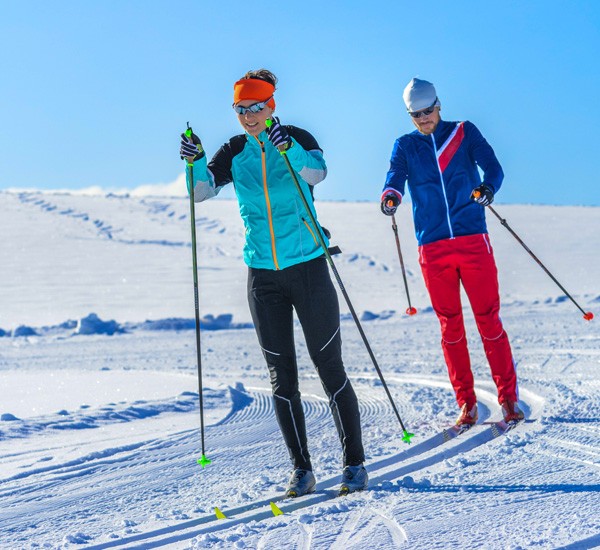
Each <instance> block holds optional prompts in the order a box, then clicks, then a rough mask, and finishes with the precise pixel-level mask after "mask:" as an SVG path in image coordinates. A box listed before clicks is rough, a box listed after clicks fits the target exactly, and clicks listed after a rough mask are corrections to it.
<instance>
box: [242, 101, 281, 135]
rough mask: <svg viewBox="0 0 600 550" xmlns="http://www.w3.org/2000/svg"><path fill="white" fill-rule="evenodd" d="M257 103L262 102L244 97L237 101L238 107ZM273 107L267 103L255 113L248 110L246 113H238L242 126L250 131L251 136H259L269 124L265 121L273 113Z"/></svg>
mask: <svg viewBox="0 0 600 550" xmlns="http://www.w3.org/2000/svg"><path fill="white" fill-rule="evenodd" d="M256 103H260V102H259V101H255V100H254V99H244V100H243V101H240V102H238V103H236V107H250V106H251V105H254V104H256ZM273 111H274V110H273V109H271V107H269V106H268V105H265V106H264V107H263V109H262V110H260V111H259V112H258V113H253V112H252V111H246V112H245V113H244V114H240V113H237V117H238V120H239V121H240V124H241V125H242V128H243V129H244V130H245V131H246V132H248V133H249V134H250V135H251V136H258V134H260V133H261V132H262V131H263V130H264V129H265V128H266V127H267V126H266V124H265V122H266V121H267V119H268V118H270V117H271V115H272V114H273Z"/></svg>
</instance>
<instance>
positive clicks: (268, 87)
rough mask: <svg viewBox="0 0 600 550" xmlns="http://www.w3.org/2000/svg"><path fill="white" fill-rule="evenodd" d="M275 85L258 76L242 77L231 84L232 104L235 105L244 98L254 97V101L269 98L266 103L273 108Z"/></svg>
mask: <svg viewBox="0 0 600 550" xmlns="http://www.w3.org/2000/svg"><path fill="white" fill-rule="evenodd" d="M274 93H275V86H273V84H270V83H269V82H265V81H264V80H259V79H258V78H242V79H241V80H238V81H237V82H236V83H235V84H234V85H233V104H234V105H237V104H238V103H239V102H240V101H244V100H246V99H256V101H265V100H267V99H269V98H270V99H269V102H268V103H267V105H268V106H269V107H271V109H275V100H274V99H273V94H274Z"/></svg>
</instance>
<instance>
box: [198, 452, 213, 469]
mask: <svg viewBox="0 0 600 550" xmlns="http://www.w3.org/2000/svg"><path fill="white" fill-rule="evenodd" d="M197 462H198V464H200V466H202V467H203V468H204V467H205V466H208V465H209V464H210V462H211V461H210V460H209V459H208V458H206V455H202V457H201V458H199V459H198V460H197Z"/></svg>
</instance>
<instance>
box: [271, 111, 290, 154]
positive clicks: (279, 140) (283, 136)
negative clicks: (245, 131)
mask: <svg viewBox="0 0 600 550" xmlns="http://www.w3.org/2000/svg"><path fill="white" fill-rule="evenodd" d="M271 120H272V121H273V124H271V126H267V136H268V137H269V141H270V142H271V143H272V144H273V145H274V146H275V147H277V149H279V150H280V151H282V150H283V151H287V150H288V149H289V148H290V147H291V146H292V143H293V142H292V138H291V137H290V134H288V131H287V130H286V129H285V126H282V125H281V124H280V123H279V118H277V117H273V118H272V119H271Z"/></svg>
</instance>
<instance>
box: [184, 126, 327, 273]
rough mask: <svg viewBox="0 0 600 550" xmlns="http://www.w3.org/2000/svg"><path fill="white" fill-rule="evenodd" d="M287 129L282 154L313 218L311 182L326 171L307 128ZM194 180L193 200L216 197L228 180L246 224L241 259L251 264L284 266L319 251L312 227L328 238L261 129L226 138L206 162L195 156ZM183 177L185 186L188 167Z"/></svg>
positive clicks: (316, 255) (305, 258) (322, 177)
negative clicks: (313, 221)
mask: <svg viewBox="0 0 600 550" xmlns="http://www.w3.org/2000/svg"><path fill="white" fill-rule="evenodd" d="M286 129H287V131H288V133H289V135H290V137H291V138H292V141H293V142H294V143H293V146H292V147H290V149H288V150H287V152H286V154H287V158H288V160H289V161H290V164H291V165H292V168H293V169H294V171H295V173H296V176H297V178H298V182H299V183H300V187H301V188H302V192H303V193H304V196H305V197H306V200H307V202H308V204H309V206H310V209H311V211H312V214H313V216H314V217H315V219H317V214H316V211H315V209H314V204H313V197H312V186H313V185H315V184H317V183H319V182H320V181H322V180H323V179H325V176H326V175H327V167H326V165H325V160H324V159H323V154H322V151H321V149H320V148H319V145H318V144H317V141H316V140H315V138H314V137H313V136H312V135H311V134H309V133H308V132H307V131H306V130H302V129H301V128H297V127H295V126H286ZM194 180H195V181H194V200H195V202H201V201H204V200H206V199H209V198H212V197H215V196H216V195H217V194H218V193H219V191H220V190H221V189H222V188H223V187H224V186H225V185H227V184H228V183H231V182H233V185H234V188H235V193H236V195H237V199H238V203H239V208H240V214H241V216H242V220H243V222H244V226H245V229H246V242H245V245H244V262H245V263H246V264H247V265H248V266H250V267H253V268H260V269H273V270H277V269H285V268H286V267H290V266H292V265H295V264H298V263H301V262H306V261H308V260H312V259H314V258H316V257H318V256H321V255H322V254H323V249H322V248H321V246H320V244H319V241H318V237H317V234H316V232H317V231H320V232H321V235H322V237H323V239H324V241H325V244H326V245H328V244H329V241H328V239H327V237H326V236H325V234H324V233H323V231H322V228H321V227H320V225H319V224H318V223H317V225H318V227H312V225H311V222H310V217H309V216H308V214H307V212H306V210H305V207H304V204H303V203H302V199H301V197H300V195H299V194H298V190H297V189H296V185H295V184H294V181H293V179H292V177H291V175H290V173H289V171H288V169H287V166H286V163H285V160H284V159H283V158H281V154H280V153H279V151H278V150H277V149H276V148H275V147H274V146H273V145H272V144H271V142H270V141H269V139H268V137H267V133H266V132H265V131H263V132H261V133H260V134H259V135H258V136H257V137H255V136H251V135H249V134H247V133H245V134H241V135H238V136H235V137H233V138H231V139H230V140H229V142H227V143H225V144H224V145H223V146H222V147H221V148H220V149H219V151H217V153H216V154H215V156H214V157H213V158H212V160H211V161H210V163H207V161H206V156H204V155H203V156H202V158H199V159H197V160H195V161H194ZM187 183H188V189H189V185H190V181H189V171H188V174H187Z"/></svg>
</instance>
